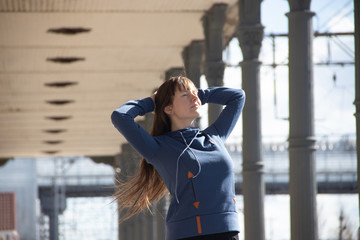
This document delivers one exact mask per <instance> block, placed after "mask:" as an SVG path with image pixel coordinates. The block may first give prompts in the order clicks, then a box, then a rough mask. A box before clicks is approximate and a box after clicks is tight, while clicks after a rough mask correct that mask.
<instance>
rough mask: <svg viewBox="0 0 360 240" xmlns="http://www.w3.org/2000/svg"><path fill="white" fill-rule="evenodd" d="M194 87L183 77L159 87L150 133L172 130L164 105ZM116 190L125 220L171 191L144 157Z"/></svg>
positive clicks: (173, 79) (147, 207)
mask: <svg viewBox="0 0 360 240" xmlns="http://www.w3.org/2000/svg"><path fill="white" fill-rule="evenodd" d="M190 86H193V87H195V85H194V83H193V82H192V81H191V80H190V79H188V78H186V77H183V76H178V77H171V78H170V79H169V80H167V81H165V82H164V83H163V84H162V85H161V86H160V87H159V89H158V90H157V93H156V95H155V111H154V122H153V125H152V130H151V132H150V135H152V136H159V135H162V134H164V133H166V132H170V131H171V120H170V118H169V116H168V115H167V114H166V113H165V112H164V108H165V107H166V106H169V105H171V104H172V102H173V97H174V95H175V91H176V89H189V88H190ZM116 187H117V188H118V190H117V192H116V193H115V195H114V196H115V199H116V200H118V207H119V209H120V210H125V214H124V215H123V216H121V217H120V219H121V220H122V221H124V220H126V219H129V218H131V217H132V216H133V215H135V214H137V213H139V212H141V211H142V210H144V209H148V210H149V211H151V210H150V206H151V204H152V202H154V201H159V200H161V199H162V198H163V197H165V196H166V195H167V194H168V191H167V188H166V186H165V183H164V182H163V180H162V179H161V177H160V175H159V173H158V172H157V171H156V169H155V168H154V167H153V166H152V165H151V164H149V163H147V162H146V160H145V159H144V158H143V159H142V160H141V163H140V168H139V171H138V172H137V174H136V175H135V176H134V177H132V178H131V179H130V180H129V181H127V182H125V183H120V184H119V185H117V186H116Z"/></svg>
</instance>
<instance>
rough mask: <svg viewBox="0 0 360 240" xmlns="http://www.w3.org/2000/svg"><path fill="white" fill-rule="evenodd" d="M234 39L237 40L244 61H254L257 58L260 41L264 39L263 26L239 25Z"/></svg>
mask: <svg viewBox="0 0 360 240" xmlns="http://www.w3.org/2000/svg"><path fill="white" fill-rule="evenodd" d="M236 37H237V38H238V40H239V44H240V48H241V50H242V53H243V58H244V60H254V59H258V58H259V54H260V49H261V45H262V40H263V38H264V26H263V25H261V24H254V25H243V24H240V25H239V26H238V27H237V31H236Z"/></svg>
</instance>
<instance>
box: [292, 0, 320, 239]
mask: <svg viewBox="0 0 360 240" xmlns="http://www.w3.org/2000/svg"><path fill="white" fill-rule="evenodd" d="M289 5H290V12H289V13H287V14H286V15H287V17H288V19H289V101H290V102H289V117H290V133H289V157H290V182H289V192H290V212H291V239H292V240H297V239H298V240H300V239H301V240H303V239H307V240H316V239H318V231H317V212H316V192H317V189H316V173H315V171H316V168H315V136H314V107H313V105H314V100H313V99H314V94H313V62H312V52H313V51H312V38H313V30H312V17H313V16H314V13H313V12H310V11H309V9H310V0H307V1H304V0H302V1H301V0H289Z"/></svg>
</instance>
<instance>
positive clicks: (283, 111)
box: [202, 0, 355, 141]
mask: <svg viewBox="0 0 360 240" xmlns="http://www.w3.org/2000/svg"><path fill="white" fill-rule="evenodd" d="M311 2H312V4H311V10H312V11H313V12H315V13H316V15H315V16H314V17H313V30H314V32H320V33H325V32H353V31H354V20H353V17H354V14H353V0H337V1H334V0H312V1H311ZM287 12H289V5H288V2H287V1H285V0H264V1H263V3H262V16H261V17H262V24H263V25H264V27H265V29H264V31H265V37H264V40H263V45H262V48H261V52H260V56H259V59H260V61H262V63H263V64H264V66H262V68H261V75H260V81H261V83H260V84H261V115H262V134H263V141H286V140H287V138H288V133H289V123H288V121H287V120H286V118H288V117H289V111H288V108H289V105H288V102H289V97H288V67H287V66H278V67H277V68H276V69H273V68H272V67H269V66H266V65H267V64H271V63H272V61H273V60H272V59H273V50H272V39H271V38H270V37H266V35H269V34H270V33H275V34H277V33H287V32H288V19H287V17H286V16H285V14H286V13H287ZM339 46H340V47H339ZM342 48H345V50H346V51H344V50H343V49H342ZM275 49H276V51H275V59H276V62H277V63H287V62H288V41H287V38H284V37H278V38H275ZM223 58H224V61H225V62H227V63H229V64H231V65H237V64H238V63H239V62H241V61H242V53H241V50H240V48H239V44H238V41H237V39H234V40H232V41H231V42H230V44H229V47H228V48H227V49H226V50H225V51H224V53H223ZM313 61H314V63H320V62H327V61H330V62H353V61H354V41H353V37H351V36H350V37H349V36H342V37H332V38H327V37H317V38H314V40H313ZM354 69H355V68H354V65H351V64H350V65H345V66H339V65H329V66H319V65H315V66H314V69H313V70H314V71H313V76H314V78H313V79H314V111H315V116H314V118H315V135H316V136H317V137H318V138H324V137H326V138H335V139H337V138H339V137H341V136H342V135H350V136H352V138H353V139H354V137H355V117H354V115H353V114H354V113H355V106H354V105H353V102H354V100H355V87H354V86H355V72H354ZM334 79H336V80H334ZM224 82H225V85H226V86H229V87H235V88H241V69H240V67H230V68H227V69H226V71H225V75H224ZM202 83H204V79H202ZM274 86H275V87H274ZM275 101H276V104H275ZM241 126H242V122H241V121H240V122H239V124H238V125H237V127H236V129H235V131H234V133H233V134H232V137H233V138H235V139H238V137H239V136H240V137H241V132H242V130H241Z"/></svg>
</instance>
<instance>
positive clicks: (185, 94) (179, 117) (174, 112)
mask: <svg viewBox="0 0 360 240" xmlns="http://www.w3.org/2000/svg"><path fill="white" fill-rule="evenodd" d="M197 93H198V90H197V89H196V87H195V86H189V88H188V89H185V88H181V89H179V88H176V91H175V95H174V96H173V102H172V104H171V105H169V106H167V107H165V113H167V114H168V115H169V117H170V118H171V120H172V121H174V120H175V121H184V122H192V121H194V120H195V119H196V118H197V117H199V116H200V112H199V111H200V107H201V102H200V99H199V98H198V96H197Z"/></svg>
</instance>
